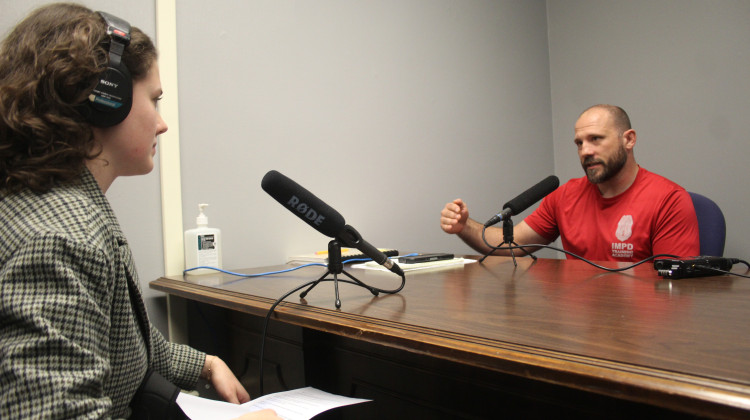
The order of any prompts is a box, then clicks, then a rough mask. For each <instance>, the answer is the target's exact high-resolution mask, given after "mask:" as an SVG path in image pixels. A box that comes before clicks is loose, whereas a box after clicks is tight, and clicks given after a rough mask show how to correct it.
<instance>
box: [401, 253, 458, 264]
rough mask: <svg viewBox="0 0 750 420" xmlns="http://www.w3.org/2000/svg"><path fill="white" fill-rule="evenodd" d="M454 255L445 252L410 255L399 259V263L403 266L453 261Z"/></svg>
mask: <svg viewBox="0 0 750 420" xmlns="http://www.w3.org/2000/svg"><path fill="white" fill-rule="evenodd" d="M452 259H453V254H447V253H445V252H435V253H431V254H418V255H408V256H405V257H398V262H400V263H401V264H418V263H426V262H432V261H442V260H452Z"/></svg>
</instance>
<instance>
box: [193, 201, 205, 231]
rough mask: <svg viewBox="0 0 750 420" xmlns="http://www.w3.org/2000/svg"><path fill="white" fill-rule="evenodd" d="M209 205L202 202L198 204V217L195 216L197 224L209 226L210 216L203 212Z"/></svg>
mask: <svg viewBox="0 0 750 420" xmlns="http://www.w3.org/2000/svg"><path fill="white" fill-rule="evenodd" d="M206 207H208V204H205V203H202V204H198V212H199V214H198V217H196V218H195V224H196V225H198V226H208V217H206V215H205V214H203V209H205V208H206Z"/></svg>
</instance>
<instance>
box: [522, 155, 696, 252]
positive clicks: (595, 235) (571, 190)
mask: <svg viewBox="0 0 750 420" xmlns="http://www.w3.org/2000/svg"><path fill="white" fill-rule="evenodd" d="M525 222H526V223H527V224H528V225H529V226H530V227H531V228H532V229H533V230H534V231H535V232H536V233H538V234H539V235H541V236H543V237H544V238H546V239H548V240H550V241H554V240H555V239H557V237H558V236H560V237H561V240H562V245H563V248H564V249H565V250H566V251H569V252H572V253H574V254H576V255H579V256H581V257H584V258H586V259H589V260H595V261H631V262H633V261H640V260H643V259H645V258H648V257H650V256H652V255H656V254H672V255H677V256H680V257H692V256H697V255H700V242H699V240H698V219H697V218H696V216H695V208H694V207H693V202H692V200H691V199H690V195H689V194H688V192H687V191H685V189H684V188H682V187H680V186H679V185H677V184H675V183H674V182H672V181H670V180H668V179H666V178H664V177H662V176H660V175H657V174H654V173H651V172H649V171H647V170H645V169H643V168H639V170H638V175H637V176H636V178H635V181H634V182H633V185H631V186H630V188H628V189H627V191H625V192H624V193H622V194H620V195H618V196H616V197H612V198H603V197H602V196H601V194H600V193H599V188H598V187H597V186H596V185H595V184H592V183H591V182H589V181H588V179H586V177H582V178H576V179H571V180H570V181H568V182H567V183H565V184H564V185H562V186H561V187H559V188H558V189H556V190H555V191H553V192H552V193H551V194H550V195H548V196H547V197H545V198H544V200H542V203H541V204H540V205H539V208H537V209H536V210H535V211H534V212H533V213H532V214H531V215H529V216H528V217H527V218H526V219H525ZM568 258H573V257H571V256H570V255H568Z"/></svg>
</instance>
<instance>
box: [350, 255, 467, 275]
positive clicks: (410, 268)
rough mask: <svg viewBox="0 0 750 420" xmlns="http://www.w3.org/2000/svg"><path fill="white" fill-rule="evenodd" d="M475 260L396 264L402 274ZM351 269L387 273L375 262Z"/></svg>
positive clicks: (355, 265) (454, 259)
mask: <svg viewBox="0 0 750 420" xmlns="http://www.w3.org/2000/svg"><path fill="white" fill-rule="evenodd" d="M476 261H477V260H470V259H466V258H453V259H451V260H438V261H428V262H423V263H416V264H403V263H398V266H399V267H401V269H402V270H404V272H407V271H414V270H424V269H427V268H438V267H440V268H443V267H452V266H456V265H464V264H469V263H473V262H476ZM352 268H364V269H366V270H380V271H388V269H387V268H385V267H383V266H382V265H380V264H378V263H376V262H372V261H370V262H366V263H362V264H354V265H352Z"/></svg>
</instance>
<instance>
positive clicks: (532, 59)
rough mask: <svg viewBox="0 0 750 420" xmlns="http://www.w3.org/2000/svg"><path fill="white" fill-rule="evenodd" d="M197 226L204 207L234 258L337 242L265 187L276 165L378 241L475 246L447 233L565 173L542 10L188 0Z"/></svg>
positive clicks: (236, 262)
mask: <svg viewBox="0 0 750 420" xmlns="http://www.w3.org/2000/svg"><path fill="white" fill-rule="evenodd" d="M177 14H178V16H177V22H178V28H177V32H178V61H179V67H178V68H179V81H180V124H181V125H180V136H181V142H180V143H181V152H182V153H181V154H182V156H181V164H182V186H183V191H182V193H183V221H184V223H185V225H186V228H187V227H192V226H193V225H194V223H195V216H196V215H197V204H198V203H200V202H206V203H209V204H210V207H209V208H208V214H207V215H208V219H209V225H211V226H213V227H218V228H221V229H222V233H223V241H224V242H223V243H224V254H223V257H224V265H225V267H229V268H237V267H245V266H257V265H262V264H278V263H283V262H285V261H286V258H287V256H288V255H290V254H298V253H305V252H313V251H316V250H322V249H326V247H327V244H328V241H329V238H327V237H325V236H323V235H321V234H320V233H318V232H316V231H315V230H313V229H312V228H310V227H309V226H307V225H306V224H305V223H303V222H302V221H300V220H298V219H297V218H296V217H295V216H294V215H292V214H291V213H290V212H288V211H287V210H286V209H284V208H283V207H282V206H280V205H279V204H278V203H277V202H276V201H274V200H273V199H272V198H271V197H270V196H269V195H268V194H266V193H265V192H264V191H263V190H262V189H261V187H260V181H261V179H262V177H263V175H264V174H265V173H266V172H267V171H268V170H270V169H276V170H278V171H280V172H281V173H283V174H285V175H287V176H289V177H290V178H292V179H294V180H295V181H297V182H298V183H300V184H301V185H302V186H304V187H305V188H307V189H308V190H310V191H311V192H312V193H313V194H316V195H317V196H318V197H320V198H321V199H323V200H324V201H326V202H327V203H328V204H329V205H331V206H332V207H334V208H335V209H337V210H338V211H339V212H341V214H342V215H343V216H344V217H345V218H346V220H347V222H348V223H349V224H351V225H352V226H354V227H355V228H356V229H358V230H359V231H360V233H362V235H363V236H364V237H365V239H366V240H368V241H369V242H370V243H372V244H373V245H375V246H378V247H395V248H397V249H399V250H404V251H407V250H410V251H456V252H468V251H469V248H468V247H466V246H464V245H462V243H461V242H460V241H459V240H457V239H456V238H455V237H451V236H448V235H446V234H444V233H443V232H442V231H441V230H440V227H439V212H440V209H441V208H442V207H443V205H444V204H445V203H446V202H447V201H449V200H452V199H453V198H455V197H459V196H460V197H462V198H464V199H466V200H467V201H468V202H469V203H470V204H471V206H472V207H471V209H472V211H473V212H474V213H473V214H476V215H477V217H478V218H480V219H486V218H488V217H489V216H491V215H492V214H494V212H495V211H496V210H497V209H498V207H499V206H500V205H501V203H503V202H504V201H503V199H505V200H507V199H509V198H510V197H511V196H513V195H515V194H517V193H518V192H520V191H521V190H522V189H525V188H527V187H528V185H529V183H530V182H532V181H534V182H536V181H537V180H538V179H541V178H543V176H544V175H548V174H550V173H552V171H553V154H552V153H553V149H552V148H551V147H550V138H551V136H552V125H551V114H550V86H549V62H548V53H547V50H548V48H547V34H546V30H545V28H546V6H545V2H544V1H524V2H517V1H472V2H457V1H454V0H409V1H403V0H390V1H381V0H377V1H374V0H373V1H356V2H351V1H347V0H320V1H314V2H312V1H309V2H305V1H302V2H300V1H290V0H283V1H273V2H258V1H252V2H214V3H212V4H211V5H210V6H208V5H207V4H206V3H203V2H180V4H179V7H178V9H177Z"/></svg>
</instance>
